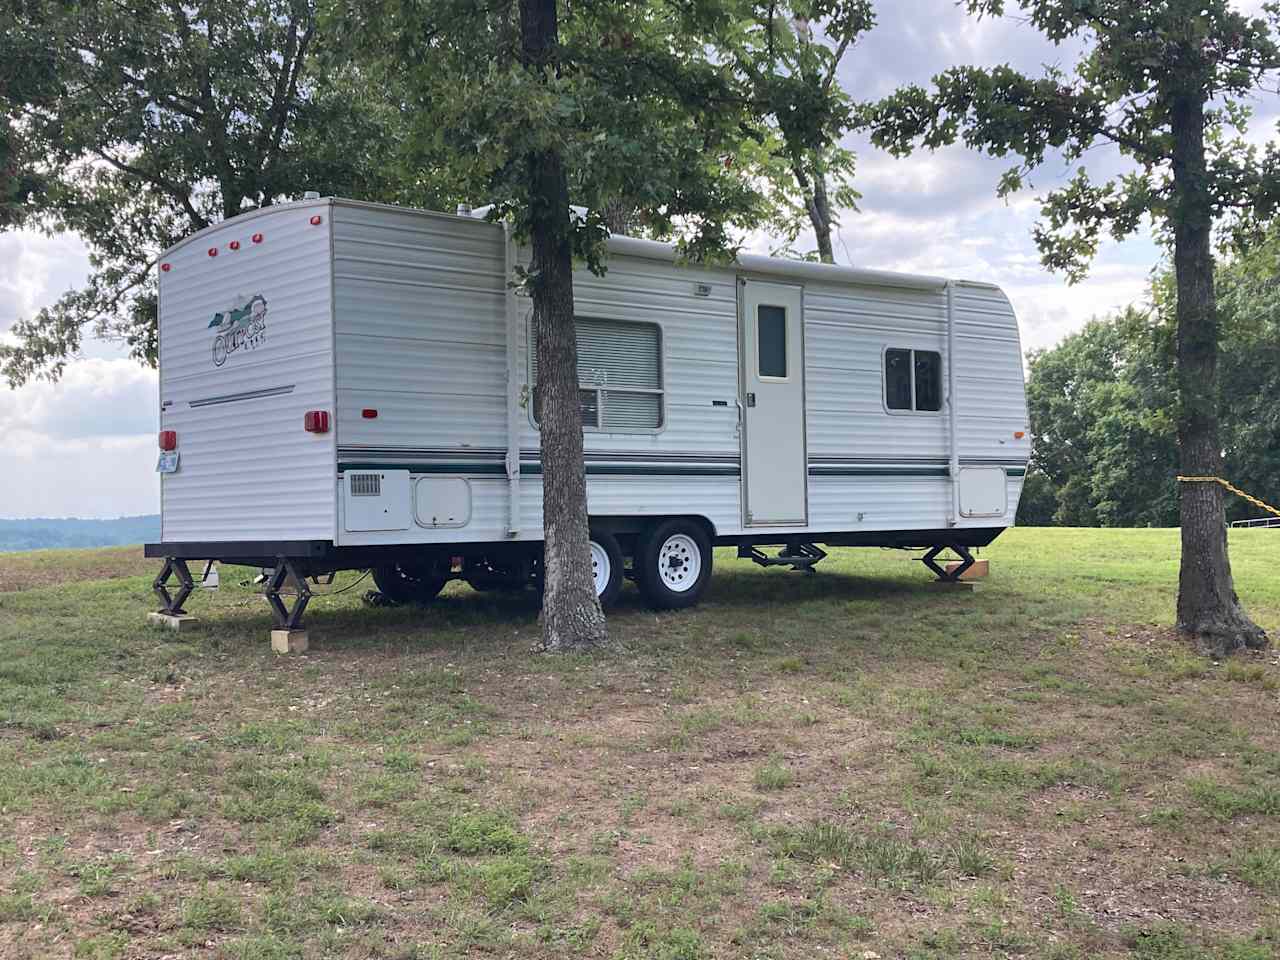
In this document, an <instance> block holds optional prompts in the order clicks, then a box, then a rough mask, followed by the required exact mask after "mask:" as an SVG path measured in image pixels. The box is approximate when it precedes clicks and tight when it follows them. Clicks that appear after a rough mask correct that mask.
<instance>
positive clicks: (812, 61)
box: [717, 0, 875, 259]
mask: <svg viewBox="0 0 1280 960" xmlns="http://www.w3.org/2000/svg"><path fill="white" fill-rule="evenodd" d="M874 25H875V13H874V10H873V8H872V5H871V3H870V0H792V2H789V3H788V2H781V3H780V2H776V0H764V2H757V0H745V2H743V3H742V5H741V7H740V9H739V10H738V12H737V13H736V14H735V16H733V17H732V18H730V19H729V21H728V22H727V23H726V26H725V28H724V29H723V31H722V32H721V33H720V35H719V36H718V38H717V46H718V47H719V49H720V50H721V51H723V56H725V57H726V58H727V59H728V62H729V63H730V64H731V65H732V67H733V69H734V70H735V72H736V73H737V74H738V75H739V76H740V78H741V81H742V82H743V84H744V86H745V88H746V89H747V90H749V91H750V96H751V97H752V99H754V100H755V101H756V102H758V103H759V104H760V105H761V106H760V121H761V133H762V136H761V140H760V142H759V144H758V147H756V148H755V149H752V148H753V146H756V145H753V144H750V143H748V144H746V145H745V146H746V147H747V148H748V150H747V153H745V154H744V155H743V157H742V161H741V162H742V163H743V165H744V166H745V167H746V168H747V169H748V170H749V171H750V172H751V173H753V174H755V175H759V176H761V177H763V178H764V180H765V181H766V183H767V185H768V187H767V191H766V198H767V202H768V204H769V207H768V215H767V222H768V224H769V227H770V229H771V231H773V232H775V233H777V234H778V235H779V236H780V238H781V245H780V248H779V250H778V251H777V252H779V253H784V254H786V253H793V252H794V251H793V247H794V244H795V242H796V240H797V238H798V237H799V236H800V234H801V232H802V231H804V230H805V229H806V228H809V227H812V228H813V229H814V230H815V232H818V231H820V230H821V229H822V225H823V224H825V225H826V228H827V231H828V232H829V231H830V228H831V227H833V226H837V225H838V224H839V211H840V210H842V209H844V210H853V209H856V208H857V204H858V200H859V199H860V195H859V194H858V192H857V190H856V189H854V186H853V177H854V172H855V169H856V157H855V155H854V153H853V151H851V150H849V149H847V148H845V147H843V146H841V139H842V138H843V136H844V135H845V133H846V132H848V130H849V129H851V128H852V126H853V125H854V123H855V120H856V115H855V110H854V104H853V101H852V100H851V98H850V97H849V96H848V94H847V93H846V92H845V91H844V90H843V89H842V88H841V86H840V83H839V81H838V77H837V71H838V70H839V67H840V64H841V62H842V61H843V59H844V57H845V54H846V53H847V52H848V51H849V50H850V49H851V48H852V47H853V46H854V44H856V43H857V41H858V40H859V39H860V38H861V37H862V36H863V35H864V34H865V33H866V32H867V31H869V30H870V29H871V28H872V27H873V26H874ZM827 242H828V244H829V237H828V238H827ZM818 243H819V250H818V251H816V252H815V253H813V254H805V255H804V256H806V257H808V258H811V259H812V258H813V257H814V256H820V255H821V254H822V253H823V251H822V249H821V248H822V246H823V239H822V237H821V236H819V238H818ZM827 253H828V254H829V251H827Z"/></svg>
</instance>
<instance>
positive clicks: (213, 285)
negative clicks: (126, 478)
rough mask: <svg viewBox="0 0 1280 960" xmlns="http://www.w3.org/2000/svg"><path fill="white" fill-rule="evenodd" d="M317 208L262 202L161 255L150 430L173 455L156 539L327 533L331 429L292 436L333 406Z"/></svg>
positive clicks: (331, 531) (325, 268) (320, 210)
mask: <svg viewBox="0 0 1280 960" xmlns="http://www.w3.org/2000/svg"><path fill="white" fill-rule="evenodd" d="M328 210H329V206H328V204H327V203H303V204H290V205H288V206H283V207H275V208H267V209H265V210H262V211H258V212H256V213H254V214H253V215H248V216H243V217H237V218H235V219H234V220H230V221H227V222H225V223H222V224H219V225H218V226H216V227H212V228H209V229H207V230H204V231H202V232H201V233H199V234H196V235H195V236H193V237H190V238H188V239H187V240H185V241H184V242H183V243H181V244H179V245H178V246H176V247H174V248H173V249H171V250H169V251H167V252H166V253H165V254H164V256H163V257H162V258H161V262H162V264H165V265H167V269H161V271H160V273H159V278H160V309H159V313H160V325H159V337H160V374H161V380H160V428H161V429H162V430H173V431H175V432H176V433H177V436H178V454H179V462H178V469H177V471H176V472H174V473H171V474H166V475H163V476H162V479H161V488H160V490H161V493H160V495H161V540H162V541H163V542H184V541H217V542H226V541H237V540H239V541H245V540H248V541H262V540H273V539H279V540H309V539H317V540H331V539H333V538H334V536H335V516H336V513H337V496H336V491H335V488H334V484H333V461H334V442H333V434H332V433H329V434H313V433H307V432H306V431H304V430H303V415H304V413H305V412H306V411H307V410H331V409H332V406H333V387H334V382H333V327H332V320H331V308H330V266H329V264H330V257H329V229H328V223H327V221H328V216H327V215H328ZM314 215H319V216H321V223H320V224H318V225H313V224H312V223H311V222H310V218H311V217H312V216H314ZM255 235H259V236H260V240H259V242H256V243H255V242H254V236H255ZM233 243H234V244H235V245H236V246H235V248H233V247H232V244H233ZM211 250H212V251H216V255H213V256H211V255H210V251H211Z"/></svg>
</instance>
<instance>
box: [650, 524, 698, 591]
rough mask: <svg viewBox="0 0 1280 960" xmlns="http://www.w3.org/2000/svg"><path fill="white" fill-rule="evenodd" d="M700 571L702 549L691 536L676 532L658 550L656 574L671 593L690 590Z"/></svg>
mask: <svg viewBox="0 0 1280 960" xmlns="http://www.w3.org/2000/svg"><path fill="white" fill-rule="evenodd" d="M701 572H702V551H701V550H699V549H698V544H697V543H696V542H695V541H694V539H693V537H690V536H688V535H687V534H683V533H677V534H674V535H672V536H670V537H667V539H666V540H665V541H664V542H663V544H662V547H661V548H660V549H659V550H658V575H659V576H660V577H662V582H663V584H665V585H666V588H667V589H668V590H670V591H671V592H672V593H684V592H685V591H686V590H692V589H693V585H694V584H696V583H697V582H698V574H700V573H701Z"/></svg>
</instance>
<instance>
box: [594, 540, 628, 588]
mask: <svg viewBox="0 0 1280 960" xmlns="http://www.w3.org/2000/svg"><path fill="white" fill-rule="evenodd" d="M591 545H592V551H591V552H592V558H591V574H592V576H593V577H594V576H595V572H596V550H595V549H594V548H596V547H599V549H600V550H602V551H603V552H604V557H605V559H606V560H607V561H608V563H609V580H608V582H607V583H605V585H604V589H603V590H598V591H597V596H599V597H600V606H602V607H612V606H613V605H614V603H616V602H617V600H618V594H620V593H621V592H622V567H623V563H624V561H623V559H622V547H620V546H618V538H617V537H615V536H614V535H613V534H612V533H605V532H604V531H603V530H592V531H591Z"/></svg>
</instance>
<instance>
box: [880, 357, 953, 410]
mask: <svg viewBox="0 0 1280 960" xmlns="http://www.w3.org/2000/svg"><path fill="white" fill-rule="evenodd" d="M884 405H885V406H886V407H888V408H889V409H890V410H914V411H917V412H919V413H937V412H938V411H939V410H941V409H942V354H940V353H938V352H937V351H936V350H903V349H897V348H894V349H889V350H886V351H885V352H884Z"/></svg>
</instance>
